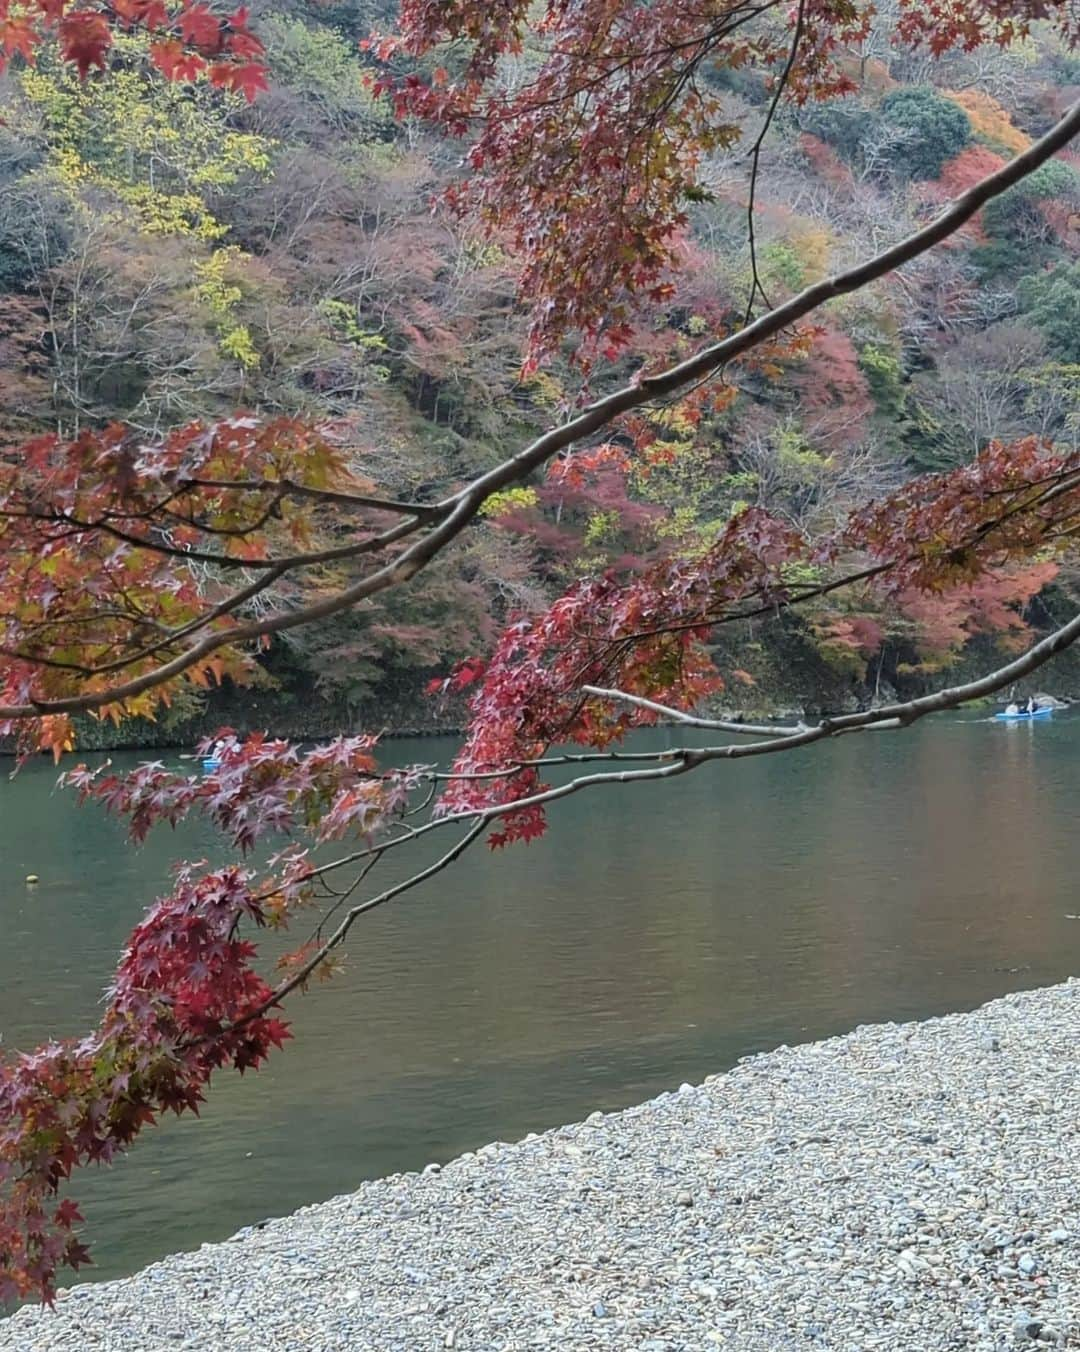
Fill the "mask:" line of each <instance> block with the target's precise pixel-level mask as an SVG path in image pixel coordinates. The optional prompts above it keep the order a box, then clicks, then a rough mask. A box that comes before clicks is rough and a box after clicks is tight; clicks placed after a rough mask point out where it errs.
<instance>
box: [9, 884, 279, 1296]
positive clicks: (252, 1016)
mask: <svg viewBox="0 0 1080 1352" xmlns="http://www.w3.org/2000/svg"><path fill="white" fill-rule="evenodd" d="M250 881H251V875H250V874H249V873H247V872H246V871H244V870H242V869H238V868H226V869H222V870H220V871H218V872H214V873H208V874H206V875H205V876H203V877H201V878H198V879H196V878H194V877H192V876H191V874H190V873H182V874H181V875H180V876H179V878H178V880H177V884H176V887H175V889H174V890H173V892H172V893H171V894H170V895H169V896H168V897H166V898H164V899H163V900H161V901H159V902H158V903H157V904H156V905H155V906H154V907H153V909H152V910H151V911H150V912H149V914H148V915H147V917H146V919H145V920H144V921H143V923H142V924H141V925H139V926H138V928H137V929H136V930H135V931H134V933H133V934H132V936H131V939H130V941H129V943H128V947H127V949H126V950H125V952H124V954H123V956H122V958H121V961H120V965H119V968H118V970H117V974H116V980H115V983H114V985H113V987H112V989H111V990H110V992H109V994H108V1000H107V1006H106V1010H105V1015H104V1017H103V1019H102V1021H101V1024H100V1026H99V1028H98V1029H97V1031H96V1032H94V1033H93V1034H91V1035H90V1036H89V1037H87V1038H85V1039H83V1040H82V1041H79V1042H64V1043H55V1042H54V1043H50V1044H49V1045H48V1046H46V1047H43V1048H41V1049H39V1050H38V1051H36V1052H34V1053H33V1054H31V1055H25V1056H16V1057H14V1058H12V1059H11V1060H9V1061H7V1062H6V1063H5V1064H3V1065H0V1302H3V1301H7V1300H10V1299H13V1298H15V1297H19V1296H23V1295H26V1294H28V1293H29V1292H31V1291H37V1292H38V1293H39V1294H40V1295H41V1296H42V1297H43V1298H44V1299H45V1300H47V1301H51V1300H52V1298H53V1296H54V1294H55V1284H54V1283H55V1274H56V1271H57V1269H58V1267H60V1266H67V1267H71V1268H78V1267H79V1266H80V1265H81V1264H82V1263H84V1262H86V1261H87V1260H88V1253H87V1250H86V1248H85V1247H84V1246H83V1244H82V1243H80V1241H79V1240H78V1239H77V1238H76V1237H75V1235H74V1234H73V1233H72V1226H73V1224H74V1223H75V1222H76V1221H78V1220H79V1219H80V1216H79V1212H78V1208H77V1207H76V1206H75V1205H74V1204H73V1203H72V1202H71V1201H69V1200H64V1201H60V1202H57V1200H56V1198H57V1194H58V1192H59V1189H60V1188H61V1186H62V1184H63V1183H64V1182H65V1181H66V1180H67V1179H68V1178H69V1177H70V1175H71V1173H72V1171H73V1170H74V1169H75V1168H77V1167H79V1166H81V1165H86V1164H96V1163H108V1162H109V1161H111V1160H112V1159H113V1158H114V1157H115V1155H116V1154H117V1153H118V1152H119V1151H122V1150H123V1149H125V1148H126V1147H127V1146H128V1145H129V1144H130V1143H131V1141H132V1140H133V1139H134V1138H135V1137H136V1136H137V1135H138V1133H139V1132H140V1131H141V1130H142V1129H143V1127H145V1126H148V1125H152V1124H153V1123H154V1121H155V1120H156V1118H157V1117H158V1116H159V1115H160V1114H162V1113H164V1112H166V1111H172V1112H174V1113H176V1114H178V1115H179V1114H180V1113H183V1112H197V1111H198V1108H199V1104H200V1103H201V1102H202V1100H203V1096H204V1091H205V1089H206V1086H207V1084H208V1082H209V1080H210V1078H211V1076H212V1074H213V1072H214V1071H215V1070H217V1069H219V1068H221V1067H223V1066H228V1065H231V1066H234V1067H235V1068H236V1069H238V1070H240V1071H243V1070H245V1069H248V1068H256V1067H258V1066H259V1065H260V1064H261V1063H262V1061H264V1060H265V1058H266V1056H267V1055H268V1054H269V1052H270V1050H271V1049H272V1048H274V1047H280V1046H281V1045H282V1044H283V1042H284V1040H285V1039H286V1038H287V1037H288V1036H289V1033H288V1029H287V1026H286V1025H285V1024H284V1023H283V1022H281V1020H280V1019H277V1018H275V1017H273V1016H272V1015H271V1014H270V1013H269V1010H270V1008H271V1006H272V1004H273V991H272V989H271V988H270V986H269V985H268V984H267V983H266V982H265V981H264V980H263V978H262V977H260V976H259V975H258V974H257V972H256V971H255V970H254V969H253V967H252V959H253V958H254V956H255V952H256V950H255V946H254V945H253V944H252V943H251V942H250V941H248V940H245V939H241V938H239V937H238V934H237V930H238V927H239V926H240V924H241V923H242V922H244V921H253V922H254V923H255V924H257V925H260V924H263V923H264V922H265V919H266V915H265V911H264V908H263V903H262V902H261V901H260V899H259V898H258V897H257V896H256V895H255V894H254V893H253V892H252V890H251V887H250Z"/></svg>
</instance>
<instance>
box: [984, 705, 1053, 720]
mask: <svg viewBox="0 0 1080 1352" xmlns="http://www.w3.org/2000/svg"><path fill="white" fill-rule="evenodd" d="M1053 712H1054V710H1053V707H1052V706H1051V705H1049V704H1047V705H1044V706H1043V707H1041V708H1038V709H1032V711H1031V713H1028V711H1027V710H1026V709H1018V710H1017V711H1016V713H1014V714H1011V713H1009V712H1008V710H1003V711H1002V712H1001V713H999V714H995V715H994V717H995V718H996V719H998V720H999V721H1000V722H1002V723H1023V722H1025V721H1026V720H1028V719H1031V718H1049V717H1050V715H1051V714H1052V713H1053Z"/></svg>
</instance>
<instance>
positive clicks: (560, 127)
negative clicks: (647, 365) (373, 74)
mask: <svg viewBox="0 0 1080 1352" xmlns="http://www.w3.org/2000/svg"><path fill="white" fill-rule="evenodd" d="M527 11H528V6H526V5H524V4H522V3H517V2H516V0H511V2H510V3H502V4H490V3H488V0H455V3H450V4H447V3H445V2H444V0H406V3H404V4H403V5H402V9H401V16H400V21H399V23H400V36H399V37H396V38H388V39H381V40H373V41H372V43H371V44H370V46H371V48H372V50H374V52H375V54H376V56H377V57H379V58H381V59H382V60H383V61H384V62H387V63H389V69H388V70H387V73H386V74H385V75H384V76H382V77H381V78H380V79H379V80H378V81H377V82H376V85H375V87H376V89H377V90H378V91H379V92H382V93H386V94H388V95H389V96H390V97H391V98H392V99H393V102H394V105H395V108H396V109H397V111H398V113H399V114H400V115H406V114H408V115H413V116H420V117H423V118H425V119H427V120H429V121H432V122H434V123H436V124H438V125H440V126H442V127H444V128H445V129H446V130H448V131H449V132H451V133H453V134H455V135H465V134H467V133H468V134H471V133H472V132H473V131H474V130H475V129H476V128H477V127H478V128H479V132H478V135H476V138H475V140H474V141H473V142H472V145H471V147H470V149H469V152H468V165H469V170H470V174H469V177H468V178H467V179H466V180H465V181H464V182H463V183H462V184H460V185H457V186H455V187H454V188H453V189H452V190H451V192H450V194H449V201H450V203H451V204H452V205H453V206H454V207H455V208H456V209H458V210H460V211H462V212H470V213H474V212H475V213H477V214H478V215H479V217H480V218H481V219H482V220H483V221H484V222H485V223H486V225H487V226H488V227H489V228H490V230H491V231H492V232H493V233H494V234H498V235H499V236H501V237H504V238H509V240H510V241H511V243H512V246H513V249H514V252H515V254H516V255H517V257H519V258H520V260H521V265H522V272H521V279H520V290H521V294H523V295H527V296H532V297H535V298H537V303H536V305H535V308H534V316H533V323H532V327H531V331H530V358H529V362H528V365H529V366H530V367H531V366H534V365H535V364H537V363H538V362H539V361H540V360H541V359H542V358H543V357H544V356H546V355H547V354H548V353H549V352H550V351H551V350H552V347H553V346H554V344H555V343H556V342H557V341H558V339H559V338H560V337H561V336H562V335H564V334H566V333H569V332H573V331H577V332H580V333H581V334H582V335H583V336H584V338H585V350H584V354H583V356H582V361H583V364H584V365H586V366H588V364H589V362H590V360H591V358H592V356H593V355H594V354H595V353H596V352H597V351H599V352H602V353H603V354H604V355H605V356H607V357H609V358H612V357H615V356H616V355H618V353H619V352H620V351H621V350H622V349H623V348H625V347H626V345H627V344H628V342H629V341H630V339H631V337H632V335H633V328H632V326H631V323H630V320H631V316H632V313H633V308H634V305H635V303H637V302H639V301H643V300H644V301H651V302H662V301H665V300H667V299H669V298H670V296H671V295H672V293H673V287H672V283H671V281H670V279H669V277H668V274H669V273H670V271H671V269H672V268H673V267H674V266H676V265H677V263H678V262H679V255H680V252H681V238H682V233H683V231H684V228H685V226H686V222H687V215H686V205H687V202H688V201H689V200H691V199H692V198H693V196H694V195H695V193H696V192H697V185H698V175H699V169H700V164H701V160H702V157H703V156H705V155H707V154H708V152H709V151H711V150H713V149H716V148H718V147H722V146H726V145H730V144H731V143H732V142H734V141H735V140H736V139H738V136H739V128H738V127H737V126H735V125H733V124H732V123H731V122H730V121H729V120H727V119H725V117H724V115H723V111H722V102H721V100H720V99H719V98H718V97H716V95H715V94H713V93H711V92H709V91H708V90H707V89H706V88H703V87H702V85H701V83H699V79H698V77H699V75H700V73H701V72H702V70H703V69H704V68H705V67H707V66H726V67H729V68H736V67H740V66H744V65H747V64H750V63H755V64H758V65H761V66H763V67H765V68H766V69H776V68H778V67H780V66H781V65H782V64H783V63H785V62H786V60H787V57H788V53H789V50H790V47H791V41H792V33H791V25H793V24H794V22H795V18H794V14H792V15H791V16H790V19H789V23H788V24H785V23H779V24H777V23H773V24H759V25H756V26H755V25H753V24H752V23H751V20H752V18H753V17H754V15H755V13H756V11H754V10H752V9H750V10H748V9H747V8H746V7H745V6H744V5H742V4H739V3H734V0H719V2H718V3H717V2H714V3H709V4H705V5H702V4H700V3H698V2H697V0H658V3H655V4H650V5H641V4H639V3H637V0H596V2H595V3H592V4H589V5H569V4H566V3H565V0H550V2H549V3H548V4H547V5H546V7H545V10H544V12H543V14H542V15H540V16H539V17H537V18H536V19H535V21H532V20H530V19H529V18H527ZM869 12H870V10H869V7H868V6H865V7H863V6H853V5H852V4H850V3H849V0H812V2H811V3H809V4H808V5H805V6H804V7H803V20H802V41H801V43H800V50H799V54H798V58H797V60H796V63H795V65H794V67H793V69H792V72H791V75H790V85H791V88H792V90H793V91H795V92H796V94H797V96H798V97H801V98H805V97H824V96H827V95H831V94H836V93H839V92H842V91H844V90H847V89H848V88H850V82H849V81H848V79H847V77H846V76H844V75H843V74H842V73H841V72H840V70H839V68H838V67H837V66H835V65H834V64H833V61H832V55H833V53H834V51H835V50H836V48H837V46H838V44H840V43H843V42H850V41H855V40H857V39H858V38H859V37H861V36H864V35H865V31H866V24H867V22H868V15H869ZM530 22H531V24H532V32H531V34H530V32H529V24H530ZM462 39H465V40H467V41H468V42H469V44H470V46H469V54H468V57H467V60H466V61H465V62H464V65H463V67H462V68H461V70H460V73H459V74H458V75H457V76H456V77H455V78H453V79H451V78H449V77H448V76H447V74H446V72H445V71H443V70H442V69H441V68H440V69H439V70H437V71H436V72H435V76H434V78H433V79H432V80H431V81H424V80H423V79H421V78H420V77H419V76H418V75H416V74H415V73H408V74H404V75H401V76H398V75H396V74H395V73H394V69H393V66H394V64H395V63H396V62H400V61H401V60H402V58H415V57H417V56H420V55H422V54H424V53H426V52H429V51H431V50H432V49H433V48H436V47H437V46H438V45H439V44H441V43H443V42H454V41H458V40H462ZM527 40H530V41H531V42H532V44H533V45H534V47H535V49H536V50H537V51H538V52H539V53H540V54H541V60H540V63H539V69H538V71H537V73H536V74H535V76H534V77H533V78H532V79H530V80H528V81H526V82H524V83H522V84H520V85H515V87H514V88H513V90H512V91H511V90H509V89H508V88H506V87H505V86H504V85H502V84H500V82H499V80H498V78H497V71H498V66H499V60H500V57H502V56H503V55H504V54H512V55H516V54H519V53H520V52H522V50H523V49H524V46H525V44H526V41H527Z"/></svg>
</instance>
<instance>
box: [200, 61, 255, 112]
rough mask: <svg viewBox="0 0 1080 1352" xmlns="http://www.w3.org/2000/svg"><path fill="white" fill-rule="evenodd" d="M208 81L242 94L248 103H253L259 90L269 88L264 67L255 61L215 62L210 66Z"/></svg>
mask: <svg viewBox="0 0 1080 1352" xmlns="http://www.w3.org/2000/svg"><path fill="white" fill-rule="evenodd" d="M210 83H211V84H213V85H217V87H218V88H219V89H231V90H233V91H234V92H235V93H238V94H243V96H244V98H246V99H247V101H248V103H254V102H255V100H256V98H257V97H258V95H259V92H260V91H261V90H263V89H269V88H270V86H269V85H268V84H267V83H266V69H265V67H263V66H261V65H260V64H259V63H258V62H257V61H244V62H240V63H236V62H229V61H219V62H216V63H215V64H214V65H212V66H211V67H210Z"/></svg>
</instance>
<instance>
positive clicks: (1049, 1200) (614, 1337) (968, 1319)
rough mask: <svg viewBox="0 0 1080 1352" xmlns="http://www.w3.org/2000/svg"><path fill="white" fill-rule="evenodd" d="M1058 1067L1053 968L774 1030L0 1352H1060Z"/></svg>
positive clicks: (1064, 1226)
mask: <svg viewBox="0 0 1080 1352" xmlns="http://www.w3.org/2000/svg"><path fill="white" fill-rule="evenodd" d="M1078 1071H1080V981H1075V980H1074V981H1070V982H1067V983H1066V984H1065V985H1062V986H1056V987H1051V988H1049V989H1046V990H1039V991H1030V992H1025V993H1023V994H1019V995H1010V996H1007V997H1005V998H1004V999H1002V1000H996V1001H994V1002H993V1003H991V1004H988V1005H985V1006H984V1007H983V1008H982V1009H979V1010H976V1011H975V1012H973V1013H970V1014H953V1015H949V1016H947V1017H945V1018H940V1019H931V1020H929V1021H927V1022H925V1023H910V1024H881V1025H875V1026H870V1027H862V1028H857V1029H856V1030H855V1031H854V1032H852V1033H848V1034H847V1035H845V1036H843V1037H838V1038H832V1039H830V1040H829V1041H826V1042H819V1043H812V1044H809V1045H806V1046H800V1047H793V1048H787V1047H781V1048H779V1049H778V1050H777V1051H774V1052H770V1053H768V1054H766V1055H763V1056H757V1057H753V1058H750V1059H748V1060H746V1061H744V1062H742V1063H741V1064H739V1065H738V1066H736V1067H735V1068H734V1069H733V1070H732V1071H730V1072H729V1073H728V1074H725V1075H716V1076H712V1077H711V1078H710V1079H708V1080H706V1082H705V1083H704V1084H703V1085H700V1086H697V1087H690V1086H687V1085H684V1086H683V1087H682V1088H681V1089H680V1090H678V1091H677V1092H674V1093H669V1094H662V1095H660V1097H659V1098H656V1099H653V1100H651V1101H650V1102H648V1103H643V1104H641V1105H639V1106H638V1107H634V1108H630V1109H627V1110H626V1111H625V1112H619V1113H610V1114H601V1113H593V1114H592V1116H591V1117H589V1118H588V1119H587V1120H586V1121H585V1122H581V1123H577V1124H575V1125H573V1126H567V1127H560V1128H558V1129H557V1130H555V1131H549V1132H545V1133H544V1134H543V1135H541V1136H529V1137H527V1138H526V1139H525V1140H524V1141H521V1142H519V1143H517V1144H515V1145H504V1144H494V1145H489V1146H485V1147H484V1148H483V1149H481V1150H479V1151H477V1152H476V1153H475V1154H466V1155H464V1156H462V1157H461V1158H460V1159H457V1160H454V1161H453V1162H452V1163H450V1164H448V1165H446V1166H445V1167H444V1168H442V1169H439V1168H438V1167H437V1166H431V1167H429V1169H427V1170H425V1171H424V1172H423V1173H422V1174H407V1175H398V1176H395V1177H391V1178H385V1179H379V1180H377V1181H375V1182H372V1183H368V1184H365V1185H364V1186H363V1187H362V1188H360V1190H359V1191H358V1192H355V1193H353V1194H351V1195H350V1196H345V1197H337V1198H335V1199H333V1200H332V1201H329V1202H326V1203H324V1204H321V1205H318V1206H312V1207H306V1208H304V1209H303V1210H301V1211H298V1212H296V1213H295V1214H294V1215H292V1216H286V1217H284V1218H282V1219H280V1220H272V1221H269V1222H267V1223H266V1224H265V1225H263V1226H261V1227H254V1228H251V1229H248V1230H245V1231H242V1232H241V1233H240V1234H239V1235H237V1236H235V1237H234V1239H232V1240H231V1241H229V1242H227V1243H224V1244H213V1245H209V1244H208V1245H204V1246H203V1247H202V1248H201V1249H199V1250H198V1251H196V1252H193V1253H184V1254H177V1255H175V1256H173V1257H171V1258H167V1259H165V1260H164V1261H163V1262H160V1263H155V1264H154V1265H153V1266H151V1267H148V1268H147V1269H146V1270H145V1271H143V1272H140V1273H138V1274H136V1275H135V1276H134V1277H130V1278H127V1279H126V1280H123V1281H115V1282H108V1283H103V1284H100V1285H86V1286H80V1287H76V1288H74V1289H73V1290H71V1291H70V1292H68V1293H66V1295H65V1296H64V1298H63V1299H62V1300H61V1301H60V1303H59V1305H58V1307H57V1310H56V1312H49V1311H47V1310H40V1309H26V1310H22V1311H20V1312H19V1313H18V1314H16V1315H15V1316H13V1317H12V1318H11V1319H9V1320H7V1321H6V1322H3V1323H0V1349H20V1352H22V1350H24V1349H34V1350H35V1352H37V1350H38V1349H40V1352H52V1350H53V1349H61V1348H62V1349H71V1350H72V1352H93V1350H95V1349H109V1352H158V1349H175V1348H191V1349H194V1348H198V1349H200V1352H219V1350H220V1352H278V1350H279V1349H280V1350H281V1352H284V1350H285V1349H288V1350H289V1352H293V1350H294V1349H327V1350H328V1349H350V1352H366V1350H367V1349H370V1350H371V1352H428V1349H432V1350H434V1349H439V1348H448V1347H450V1348H458V1349H469V1350H470V1352H509V1350H510V1349H514V1352H517V1349H521V1352H525V1350H526V1349H534V1348H560V1349H572V1350H573V1349H588V1348H633V1349H635V1350H639V1352H689V1350H690V1349H693V1352H709V1349H711V1348H726V1349H730V1352H796V1350H797V1352H870V1350H871V1349H889V1352H939V1350H940V1352H945V1350H946V1349H955V1350H956V1352H960V1349H963V1352H997V1350H998V1349H1001V1350H1003V1349H1006V1348H1009V1349H1015V1348H1017V1347H1021V1348H1023V1347H1027V1348H1031V1349H1035V1348H1040V1347H1041V1348H1050V1347H1058V1348H1063V1347H1064V1348H1068V1347H1080V1186H1078V1184H1080V1074H1078ZM313 1144H315V1145H316V1147H317V1142H314V1143H313Z"/></svg>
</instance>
